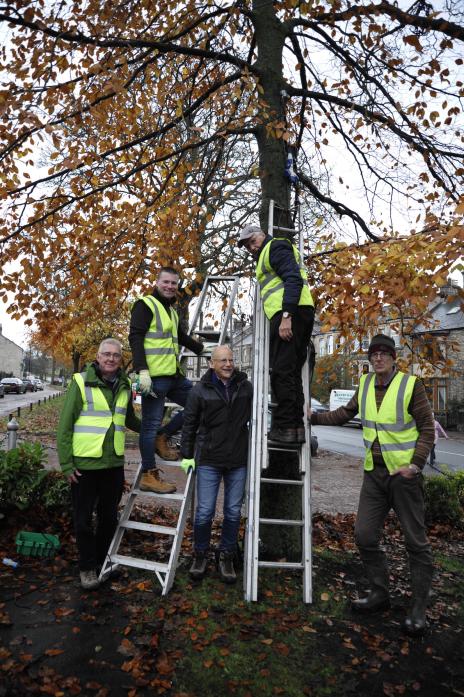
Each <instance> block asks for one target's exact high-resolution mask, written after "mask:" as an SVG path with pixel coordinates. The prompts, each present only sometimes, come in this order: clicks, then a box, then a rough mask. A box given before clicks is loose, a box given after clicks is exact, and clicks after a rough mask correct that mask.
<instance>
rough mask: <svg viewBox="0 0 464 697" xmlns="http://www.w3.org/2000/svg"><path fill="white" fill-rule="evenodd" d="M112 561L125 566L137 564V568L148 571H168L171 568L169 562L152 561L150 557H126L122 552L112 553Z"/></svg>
mask: <svg viewBox="0 0 464 697" xmlns="http://www.w3.org/2000/svg"><path fill="white" fill-rule="evenodd" d="M111 562H112V563H116V564H123V565H124V566H135V568H136V569H147V570H148V571H162V572H163V573H166V572H167V571H168V570H169V564H161V563H160V562H159V561H150V560H149V559H138V558H137V557H126V556H124V555H122V554H112V555H111Z"/></svg>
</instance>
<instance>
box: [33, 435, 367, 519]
mask: <svg viewBox="0 0 464 697" xmlns="http://www.w3.org/2000/svg"><path fill="white" fill-rule="evenodd" d="M47 452H48V463H47V464H46V467H47V468H48V469H59V464H58V458H57V453H56V448H55V447H53V446H49V447H48V450H47ZM125 457H126V464H125V476H126V482H127V483H128V484H129V485H130V486H131V485H132V483H133V481H134V479H135V476H136V474H137V470H138V467H139V465H140V453H139V450H138V448H137V447H128V448H126V453H125ZM158 461H159V468H160V469H161V470H162V477H163V478H164V479H167V480H169V481H171V482H174V483H175V485H176V487H177V491H178V492H181V491H183V489H184V486H185V480H186V477H185V474H184V472H183V470H182V468H181V467H180V462H167V461H166V460H159V458H158ZM362 472H363V470H362V460H361V459H360V458H356V457H350V456H349V455H341V454H339V453H334V452H330V451H328V450H321V449H319V451H318V454H317V456H316V457H312V458H311V506H312V512H313V513H328V514H334V513H343V514H345V513H354V512H355V511H356V510H357V507H358V499H359V490H360V488H361V483H362ZM166 502H167V505H168V507H169V508H173V509H178V508H179V506H180V502H179V501H172V500H171V499H169V498H168V497H166ZM223 502H224V492H223V486H222V484H221V486H220V489H219V494H218V500H217V506H216V514H217V515H219V516H221V515H222V507H223ZM123 503H124V499H123Z"/></svg>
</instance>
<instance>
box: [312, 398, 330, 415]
mask: <svg viewBox="0 0 464 697" xmlns="http://www.w3.org/2000/svg"><path fill="white" fill-rule="evenodd" d="M311 411H313V412H314V413H315V414H317V413H318V412H322V411H329V407H326V406H324V404H321V402H320V401H319V400H318V399H316V398H315V397H311Z"/></svg>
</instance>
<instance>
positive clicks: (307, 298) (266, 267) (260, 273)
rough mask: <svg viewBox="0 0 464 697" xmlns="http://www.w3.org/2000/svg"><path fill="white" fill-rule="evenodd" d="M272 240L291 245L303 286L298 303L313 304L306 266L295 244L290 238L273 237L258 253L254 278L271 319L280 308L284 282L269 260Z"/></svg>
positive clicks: (267, 314)
mask: <svg viewBox="0 0 464 697" xmlns="http://www.w3.org/2000/svg"><path fill="white" fill-rule="evenodd" d="M274 240H279V242H282V241H285V242H288V244H289V245H290V246H291V248H292V250H293V255H294V257H295V261H296V263H297V264H298V266H299V268H300V274H301V278H302V279H303V288H302V289H301V293H300V299H299V301H298V305H311V307H312V306H314V302H313V298H312V295H311V291H310V290H309V286H308V277H307V274H306V268H305V266H304V264H303V261H302V259H301V255H300V252H299V251H298V249H297V248H296V247H295V245H293V244H292V243H291V242H290V240H287V239H285V238H278V237H274V238H273V239H272V240H269V242H267V243H266V244H265V245H264V247H263V249H262V250H261V253H260V255H259V259H258V264H257V266H256V278H257V280H258V283H259V288H260V292H261V298H262V301H263V306H264V312H265V314H266V317H267V318H268V319H271V318H272V317H273V316H274V315H275V313H276V312H279V311H280V310H281V309H282V303H283V298H284V282H283V281H282V279H281V278H280V276H278V275H277V274H276V272H275V271H274V269H273V268H272V266H271V264H270V261H269V257H270V252H271V244H272V243H273V242H274Z"/></svg>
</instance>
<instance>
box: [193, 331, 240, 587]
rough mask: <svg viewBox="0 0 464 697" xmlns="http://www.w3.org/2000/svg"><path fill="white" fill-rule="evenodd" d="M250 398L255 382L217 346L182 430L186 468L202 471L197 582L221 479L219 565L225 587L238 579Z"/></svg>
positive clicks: (203, 566) (205, 559)
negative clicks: (221, 513) (222, 490)
mask: <svg viewBox="0 0 464 697" xmlns="http://www.w3.org/2000/svg"><path fill="white" fill-rule="evenodd" d="M251 398H252V386H251V383H250V381H249V380H248V379H247V376H246V374H245V373H242V372H239V371H238V370H236V369H235V367H234V356H233V353H232V351H231V349H230V347H229V346H225V345H223V346H216V347H215V349H214V350H213V352H212V354H211V368H210V369H209V370H208V371H207V372H206V373H205V375H203V377H202V378H201V380H200V382H199V383H197V384H196V385H195V386H194V387H193V389H192V390H191V391H190V394H189V398H188V400H187V404H186V407H185V410H184V425H183V428H182V442H181V454H182V457H183V458H184V459H183V460H182V468H183V469H184V470H185V471H186V472H187V471H188V470H189V468H190V467H192V468H193V469H196V473H197V507H196V511H195V522H194V529H193V535H194V559H193V564H192V566H191V568H190V576H191V578H192V579H194V580H200V579H202V578H203V576H204V574H205V573H206V569H207V565H208V553H209V546H210V538H211V525H212V522H213V518H214V515H215V512H216V501H217V495H218V491H219V485H220V483H221V480H223V481H224V520H223V523H222V533H221V540H220V542H219V548H218V549H217V551H216V563H217V567H218V570H219V574H220V576H221V578H222V580H223V581H224V582H225V583H235V581H236V580H237V576H236V573H235V569H234V557H235V553H236V550H237V538H238V531H239V525H240V511H241V506H242V500H243V493H244V490H245V482H246V471H247V469H246V465H247V455H248V422H249V419H250V415H251Z"/></svg>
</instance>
